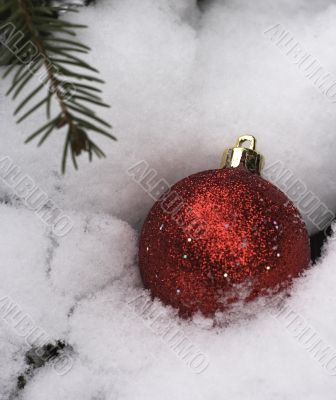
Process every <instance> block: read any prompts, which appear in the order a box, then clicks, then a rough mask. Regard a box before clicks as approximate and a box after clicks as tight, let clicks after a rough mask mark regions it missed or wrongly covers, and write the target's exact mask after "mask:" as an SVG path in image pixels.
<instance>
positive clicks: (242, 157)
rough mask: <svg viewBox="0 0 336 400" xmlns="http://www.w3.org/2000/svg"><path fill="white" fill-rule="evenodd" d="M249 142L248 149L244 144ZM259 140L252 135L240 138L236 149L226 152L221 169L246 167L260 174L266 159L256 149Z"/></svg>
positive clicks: (232, 148)
mask: <svg viewBox="0 0 336 400" xmlns="http://www.w3.org/2000/svg"><path fill="white" fill-rule="evenodd" d="M246 142H249V145H248V146H247V147H246V146H244V144H245V143H246ZM256 144H257V140H256V138H255V137H254V136H252V135H242V136H239V138H238V139H237V142H236V144H235V147H231V148H229V149H225V150H224V154H223V158H222V162H221V166H220V167H221V168H237V167H239V166H243V167H245V168H246V169H247V170H249V171H250V172H255V173H257V174H260V172H261V169H262V167H263V164H264V157H263V156H262V155H261V154H260V153H258V152H257V151H256V150H255V148H256Z"/></svg>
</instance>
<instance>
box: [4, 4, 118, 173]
mask: <svg viewBox="0 0 336 400" xmlns="http://www.w3.org/2000/svg"><path fill="white" fill-rule="evenodd" d="M65 10H66V11H72V12H78V10H77V8H75V7H71V6H67V7H66V8H65V7H62V6H52V5H50V4H49V3H47V2H41V0H40V1H36V0H35V1H34V0H0V36H1V42H2V44H3V47H2V49H0V56H1V57H0V61H1V63H2V64H3V65H6V71H5V73H4V75H3V76H4V77H7V76H8V75H11V76H12V81H11V85H10V88H9V89H8V91H7V95H11V97H12V98H13V99H16V98H18V97H21V99H20V103H19V104H18V106H17V107H16V109H15V111H14V115H15V116H18V120H17V122H18V123H20V122H21V121H23V120H25V119H26V118H28V117H30V116H31V115H32V114H33V113H34V112H36V111H37V110H39V109H40V108H41V107H45V109H46V116H47V123H46V124H44V125H43V126H42V127H40V128H38V129H37V130H36V131H35V132H34V133H32V134H31V135H30V136H29V137H28V138H27V139H26V142H29V141H31V140H33V139H36V138H39V142H38V146H40V145H41V144H43V143H44V141H45V140H46V139H47V138H48V137H49V135H50V134H51V133H53V132H55V131H56V130H58V129H60V128H63V127H65V128H66V137H65V143H64V151H63V158H62V172H63V173H64V172H65V167H66V162H67V157H68V154H69V153H70V156H71V159H72V161H73V164H74V166H75V168H76V169H77V160H76V158H77V157H78V156H79V155H80V154H81V153H82V152H83V151H84V152H87V153H88V156H89V160H90V161H91V159H92V156H93V155H96V156H97V157H98V158H101V157H104V156H105V154H104V153H103V151H102V150H101V149H100V148H99V147H98V146H97V145H96V144H95V143H94V142H93V141H92V140H91V138H90V137H89V133H90V134H91V133H96V134H98V133H99V134H101V135H104V136H106V137H108V138H110V139H113V140H116V139H115V137H114V136H113V135H112V134H111V133H110V132H109V129H110V128H111V125H110V124H109V123H107V122H106V121H104V120H102V119H101V118H99V117H98V116H97V115H96V113H95V111H94V110H92V108H91V107H109V106H108V105H107V104H106V103H104V102H103V100H102V98H101V97H100V93H101V90H100V89H99V88H98V87H96V84H100V83H103V81H102V80H101V79H99V78H98V77H97V73H98V71H97V70H96V69H95V68H93V67H92V66H91V65H89V64H88V63H87V62H86V61H84V60H82V59H81V57H80V56H81V54H87V53H88V52H89V51H90V49H89V47H87V46H86V45H84V44H82V43H80V42H79V41H78V40H77V39H76V32H77V30H78V29H81V28H85V26H84V25H80V24H74V23H71V22H68V21H66V20H64V19H63V12H64V11H65ZM34 76H35V77H37V76H39V82H38V84H37V85H36V86H35V87H34V88H33V89H31V88H30V89H29V93H28V94H27V93H25V96H24V97H23V96H22V95H23V93H24V92H26V90H27V89H26V88H27V87H28V86H29V84H30V83H31V81H32V78H33V77H34ZM45 87H47V89H48V92H47V94H46V95H44V96H41V93H42V92H43V89H44V88H45ZM54 102H55V103H56V104H57V107H58V108H59V113H58V114H57V115H56V116H55V115H54V116H51V111H52V104H53V103H54Z"/></svg>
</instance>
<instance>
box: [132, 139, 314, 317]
mask: <svg viewBox="0 0 336 400" xmlns="http://www.w3.org/2000/svg"><path fill="white" fill-rule="evenodd" d="M243 138H246V136H244V137H243ZM248 138H251V137H248ZM252 138H253V137H252ZM240 139H241V138H240ZM253 140H254V138H253ZM239 143H240V142H239ZM239 143H238V145H237V146H236V147H235V148H234V149H229V150H228V151H227V152H226V153H225V154H226V155H225V157H226V160H225V165H224V166H226V167H225V168H222V169H216V170H210V171H204V172H200V173H197V174H195V175H192V176H189V177H187V178H185V179H182V180H181V181H180V182H178V183H176V184H175V185H174V186H173V187H172V188H171V190H170V191H169V193H167V194H166V195H165V196H163V197H162V198H161V199H160V200H159V201H158V202H156V203H155V204H154V206H153V208H152V209H151V211H150V213H149V215H148V217H147V219H146V221H145V223H144V226H143V229H142V233H141V238H140V251H139V264H140V271H141V275H142V279H143V282H144V285H145V287H146V288H148V289H150V291H151V293H152V295H153V296H154V297H158V298H159V299H160V300H161V301H162V302H163V303H164V304H168V305H171V306H173V307H176V308H177V309H178V310H179V313H180V315H182V316H190V315H192V314H193V313H195V312H197V311H200V312H202V313H203V314H204V315H207V316H209V315H212V314H214V313H215V312H216V311H218V310H219V311H223V310H225V308H226V307H227V306H228V305H229V304H231V303H232V302H235V301H237V300H239V299H245V300H252V299H254V298H256V297H257V296H259V295H264V294H269V293H270V291H272V292H276V291H279V290H280V289H281V288H284V287H287V286H288V284H289V283H290V281H291V280H292V279H293V278H294V277H297V276H298V275H299V274H300V273H301V272H302V271H303V269H304V268H305V267H307V266H308V264H309V259H310V247H309V237H308V233H307V230H306V227H305V224H304V222H303V221H302V219H301V217H300V214H299V212H298V210H297V209H296V208H295V207H294V205H293V204H292V203H291V201H290V200H289V199H288V197H287V196H286V195H285V194H284V193H282V192H281V191H280V190H279V189H278V188H276V187H275V186H274V185H272V184H271V183H269V182H267V181H266V180H264V179H263V178H262V177H261V176H260V175H259V173H258V172H259V169H260V163H261V161H262V160H261V156H260V155H259V154H258V153H256V152H255V151H254V147H253V148H252V149H250V150H251V151H250V150H249V149H245V148H244V147H240V146H239ZM254 143H255V142H253V144H254ZM235 149H242V150H237V151H234V150H235ZM230 152H231V153H230ZM235 153H236V154H235ZM237 156H238V159H237ZM258 157H259V158H258ZM237 160H238V161H237Z"/></svg>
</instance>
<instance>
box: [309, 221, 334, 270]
mask: <svg viewBox="0 0 336 400" xmlns="http://www.w3.org/2000/svg"><path fill="white" fill-rule="evenodd" d="M326 233H327V235H326V234H325V232H324V231H320V232H317V233H314V234H313V235H311V236H310V249H311V260H312V262H313V263H314V264H315V263H316V261H318V259H319V258H320V257H321V253H322V248H323V245H324V244H325V242H326V240H327V238H328V237H329V236H330V235H331V233H332V230H331V227H330V226H329V228H328V229H327V230H326Z"/></svg>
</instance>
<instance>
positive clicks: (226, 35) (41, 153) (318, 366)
mask: <svg viewBox="0 0 336 400" xmlns="http://www.w3.org/2000/svg"><path fill="white" fill-rule="evenodd" d="M69 18H72V19H76V20H80V21H81V22H83V23H88V24H89V26H90V29H89V30H87V31H85V32H83V33H82V34H81V39H82V40H83V42H85V43H87V44H89V45H90V46H91V47H92V48H93V52H92V53H91V55H90V57H89V59H90V61H91V62H92V64H94V65H95V66H97V67H98V68H99V70H100V71H101V74H102V77H103V78H104V79H105V80H106V82H107V83H106V85H105V100H106V101H107V102H109V103H110V104H111V105H112V109H111V110H102V111H101V115H102V116H104V117H105V118H106V119H108V120H109V121H111V122H112V123H113V125H114V134H115V135H116V136H117V137H118V142H116V143H112V142H109V141H107V140H105V139H102V138H97V140H98V142H100V144H101V147H102V148H103V149H104V150H105V152H106V153H107V154H108V158H107V159H106V160H103V161H97V160H95V161H94V162H93V163H92V164H89V163H88V162H87V160H85V159H83V160H81V163H80V169H79V171H78V172H76V171H73V170H72V169H71V168H68V171H67V174H66V175H65V176H64V177H63V176H62V175H61V174H60V172H59V171H60V157H61V151H62V145H63V143H62V140H61V139H62V138H61V137H60V136H62V132H60V134H56V135H54V137H53V138H52V139H50V140H49V141H47V142H46V143H45V144H44V145H43V147H42V148H39V149H37V148H36V147H35V146H34V145H31V144H30V145H26V146H24V145H23V141H24V138H25V137H26V136H27V133H29V132H30V131H32V129H33V128H34V127H35V126H36V125H37V124H39V123H41V121H43V120H44V114H43V113H42V112H41V115H37V114H36V116H35V118H33V119H32V120H30V121H27V122H26V123H25V124H22V125H19V126H17V125H15V122H14V118H13V117H12V116H11V114H12V110H13V104H12V103H11V102H10V101H9V100H8V99H3V94H4V92H5V86H6V85H2V86H1V89H0V96H1V103H0V104H1V108H0V117H1V121H2V148H1V154H0V161H1V160H2V159H3V158H4V157H10V158H11V160H13V162H14V164H15V165H17V166H18V167H20V168H21V171H22V173H23V174H27V175H28V176H30V177H31V178H32V179H33V181H34V183H35V184H36V185H38V187H39V188H40V189H41V190H43V191H45V192H46V193H47V195H48V197H49V199H51V200H52V201H53V202H55V204H56V205H57V207H59V208H60V209H61V210H62V212H63V213H64V214H65V215H67V216H68V217H69V218H70V220H71V221H72V223H73V227H72V229H71V230H70V232H69V233H67V234H66V235H64V236H61V235H57V234H55V232H52V229H51V227H50V226H48V225H46V224H45V223H44V222H43V220H42V219H41V218H40V217H39V216H38V215H37V214H36V212H34V210H32V209H29V208H28V207H27V205H26V203H25V201H24V199H22V198H21V199H20V198H19V197H18V196H16V195H14V191H13V185H8V182H7V183H6V182H5V181H2V182H1V183H0V197H1V199H2V203H1V205H0V219H1V221H2V223H1V225H0V237H1V241H0V254H1V263H0V265H1V268H2V274H1V276H2V278H1V281H0V314H1V316H2V317H1V320H0V321H1V322H0V323H1V330H0V343H1V344H0V359H1V363H0V398H1V399H9V398H14V397H15V396H19V397H18V398H20V399H22V400H40V399H46V398H48V399H50V400H56V399H57V400H59V399H62V400H75V399H84V400H86V399H87V400H116V399H118V400H128V399H132V400H133V399H137V400H142V399H146V400H148V399H156V398H160V399H164V400H165V399H169V400H170V399H173V398H174V399H177V400H180V399H183V400H188V399H194V400H198V399H207V400H212V399H218V398H228V399H231V400H236V399H239V400H240V399H258V400H263V399H267V400H278V399H281V400H286V399H292V398H293V393H294V394H295V397H296V398H297V399H299V400H301V399H302V400H303V399H305V400H316V399H318V398H321V397H323V398H324V399H327V400H332V399H334V396H335V395H334V393H335V389H336V376H335V374H336V358H335V359H333V358H332V357H333V354H336V316H335V313H334V312H333V306H334V304H335V290H334V287H335V283H336V272H335V268H333V266H334V264H335V262H336V241H335V240H330V241H329V243H328V245H327V246H326V248H325V251H324V254H323V257H322V258H321V260H320V262H319V263H318V264H317V265H315V266H314V267H313V268H311V269H310V270H309V271H308V272H307V274H306V276H305V277H303V278H301V279H299V280H298V281H297V282H296V283H295V286H294V288H293V289H292V291H291V297H290V298H288V299H285V300H282V303H281V306H277V307H276V308H274V306H273V307H270V306H268V305H267V304H265V301H264V300H261V301H260V302H257V303H256V304H253V305H250V306H249V307H245V308H244V309H242V307H241V305H238V306H237V308H236V309H234V310H232V315H230V316H229V317H228V316H226V317H225V318H226V320H225V321H224V323H223V316H218V320H219V321H220V322H221V324H219V325H217V326H216V327H213V324H212V321H210V320H208V319H205V318H203V317H201V316H196V317H195V318H194V320H192V321H183V320H180V319H179V318H178V317H177V316H176V312H175V311H174V310H172V309H170V308H169V307H163V306H162V305H161V304H160V303H159V302H158V301H157V300H156V301H154V302H151V301H150V297H149V294H148V293H147V292H146V291H144V290H143V288H142V284H141V279H140V276H139V272H138V267H137V263H136V254H137V238H138V235H139V230H140V227H141V225H142V222H143V220H144V218H145V216H146V214H147V212H148V210H149V208H150V207H151V205H152V204H153V200H152V199H151V197H150V196H149V195H148V194H147V193H145V192H144V190H143V189H142V188H141V187H140V186H139V185H137V184H136V182H135V181H134V180H132V177H131V176H130V175H129V174H128V172H127V170H128V169H129V168H130V167H131V166H133V165H135V164H136V163H138V162H140V161H141V160H145V161H146V162H147V163H148V165H149V166H150V168H153V169H155V170H156V171H157V179H160V178H163V179H166V180H167V181H168V182H170V183H174V182H176V181H177V180H179V179H181V178H183V177H185V176H187V175H189V174H191V173H194V172H197V171H200V170H204V169H211V168H216V167H217V166H218V165H219V162H220V158H221V155H222V151H223V149H224V148H225V147H227V146H231V145H233V144H234V142H235V140H236V137H237V136H238V135H239V134H241V133H254V134H255V135H256V136H257V139H258V149H259V150H260V152H261V153H263V154H264V156H265V158H266V163H268V164H270V163H272V162H276V161H281V162H282V163H283V164H285V165H286V166H287V167H288V170H290V171H293V172H294V175H295V177H296V178H298V179H300V180H301V181H302V182H303V183H304V184H305V185H306V186H307V187H308V188H309V190H311V191H312V192H313V193H314V194H315V195H316V196H317V197H318V198H319V199H320V201H321V202H322V203H324V204H326V206H327V207H329V208H330V209H331V210H335V209H336V199H335V196H334V193H333V188H334V186H335V177H334V173H333V172H334V170H335V167H336V158H335V157H334V149H333V137H334V136H333V135H334V132H333V126H334V124H335V118H336V117H335V113H334V108H335V103H333V102H332V101H330V99H328V98H327V96H326V95H325V94H323V93H322V92H321V90H319V88H318V87H316V85H314V83H313V81H312V79H308V78H307V77H306V76H305V75H304V74H303V73H302V70H300V69H299V68H298V67H297V66H296V65H294V63H293V60H292V59H291V58H290V57H288V56H287V55H286V53H285V52H284V50H283V49H281V48H279V47H278V46H277V45H276V44H275V43H274V42H273V41H271V40H270V38H269V37H268V36H267V35H265V33H264V32H265V31H266V30H267V29H269V28H272V27H274V26H276V25H277V24H280V25H281V26H282V27H283V29H285V30H287V31H288V32H290V34H291V35H292V37H293V38H295V40H296V41H297V42H299V43H300V45H301V46H302V47H303V48H304V49H305V50H306V51H307V52H309V54H311V55H312V57H315V58H316V59H318V60H319V62H320V63H321V65H322V66H323V69H324V70H325V71H326V73H327V72H328V73H330V74H333V73H334V71H335V68H336V57H335V56H334V48H336V39H335V27H334V26H335V24H334V21H335V18H336V6H335V5H334V4H333V2H332V1H330V0H319V1H314V2H308V1H304V0H296V1H289V0H288V1H285V0H283V1H280V2H271V1H266V0H259V1H256V2H248V1H247V0H245V1H242V0H228V1H225V2H224V1H219V0H213V1H207V2H203V3H202V10H200V9H198V8H197V7H196V1H192V0H143V1H141V2H139V1H136V0H114V1H108V0H100V1H97V4H96V5H94V6H91V7H88V8H87V9H83V10H81V13H80V15H79V16H77V15H75V16H69ZM1 171H2V170H1ZM1 173H2V172H1ZM1 176H3V175H1ZM305 218H306V222H307V224H308V226H309V229H310V232H313V231H314V230H315V228H314V226H313V224H312V223H311V222H310V221H309V219H308V217H307V216H306V217H305ZM333 239H335V236H334V237H333ZM6 301H7V302H11V304H15V306H16V308H15V310H16V312H17V314H16V316H15V315H14V314H12V315H9V316H8V317H7V318H4V317H3V316H4V314H3V312H4V311H3V310H4V309H5V308H2V307H5V306H4V304H5V302H6ZM279 307H287V308H280V310H285V311H282V313H281V311H279ZM286 310H290V311H289V312H287V311H286ZM278 312H279V314H277V313H278ZM19 316H26V320H25V321H29V323H30V326H33V327H35V328H36V329H38V330H39V332H43V333H44V337H45V338H48V341H56V340H64V341H65V342H66V343H68V344H69V346H70V348H69V349H68V350H67V351H66V354H67V355H68V356H69V357H70V358H71V368H70V370H68V369H66V370H64V371H65V373H63V374H62V373H61V374H60V373H58V372H57V368H56V367H55V366H53V364H52V363H47V364H46V365H45V366H43V367H41V368H39V369H36V370H35V371H34V372H33V373H32V374H31V376H29V377H28V378H27V384H26V386H25V388H24V389H22V390H20V391H17V389H16V385H17V377H18V376H19V375H21V374H24V373H25V369H26V365H25V354H26V352H27V351H28V350H29V349H30V344H29V340H28V339H27V336H25V335H24V325H22V324H18V321H19V319H18V318H19ZM227 319H228V320H229V323H228V321H227ZM292 321H293V322H292ZM16 324H17V325H16ZM299 324H300V326H301V327H302V326H303V327H307V329H308V328H309V329H310V330H311V331H312V332H313V333H314V335H315V336H314V339H313V340H312V341H311V342H307V343H305V341H304V339H307V338H304V339H303V338H301V337H300V336H299V335H298V333H297V331H298V330H299ZM20 328H21V330H20ZM174 335H176V337H175V338H174ZM178 338H181V339H183V340H184V341H185V343H189V344H192V346H193V351H194V352H195V353H194V355H197V354H200V358H199V360H201V361H202V364H201V366H200V367H199V368H197V365H196V361H195V362H194V363H193V362H192V359H191V358H190V357H187V356H186V357H184V358H183V354H182V353H181V354H182V355H181V354H179V352H180V349H179V347H178V341H177V340H178ZM319 340H320V341H321V342H320V344H321V346H323V347H324V348H326V347H329V348H330V350H328V354H327V355H326V356H325V357H324V358H323V357H322V356H321V355H319V354H318V355H316V354H315V352H316V348H315V349H314V343H315V342H316V341H319ZM314 354H315V355H314ZM328 357H329V358H328ZM319 358H321V360H319ZM328 362H329V364H328ZM203 367H204V370H203V369H202V368H203Z"/></svg>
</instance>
